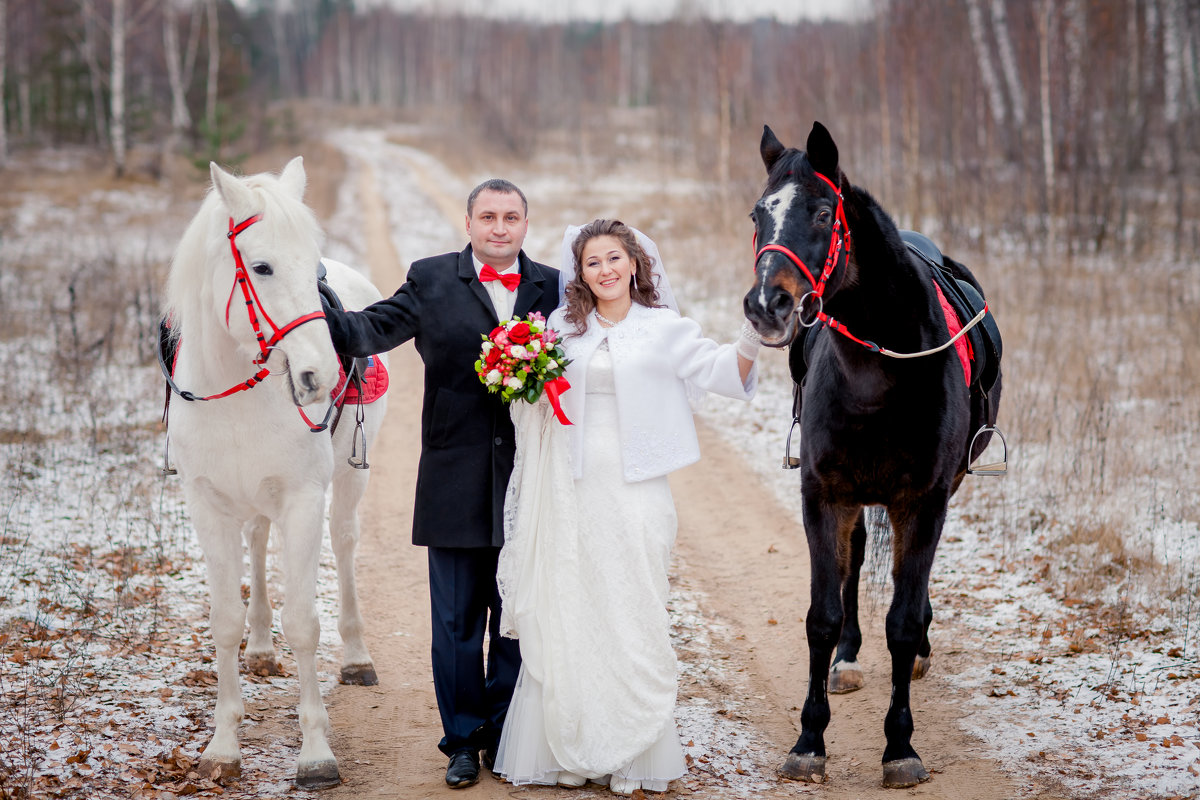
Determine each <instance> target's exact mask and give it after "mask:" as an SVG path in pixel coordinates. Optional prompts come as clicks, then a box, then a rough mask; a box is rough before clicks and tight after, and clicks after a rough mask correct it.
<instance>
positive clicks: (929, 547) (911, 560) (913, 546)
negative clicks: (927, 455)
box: [883, 492, 948, 789]
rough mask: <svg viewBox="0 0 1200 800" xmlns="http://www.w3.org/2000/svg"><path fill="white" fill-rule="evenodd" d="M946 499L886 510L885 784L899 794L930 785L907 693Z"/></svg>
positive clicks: (924, 622)
mask: <svg viewBox="0 0 1200 800" xmlns="http://www.w3.org/2000/svg"><path fill="white" fill-rule="evenodd" d="M947 499H948V495H945V494H942V495H940V496H939V495H938V494H937V493H936V492H931V493H930V494H928V495H926V496H925V497H923V498H922V499H921V501H920V505H919V506H918V507H917V508H916V510H915V512H914V511H913V510H911V509H906V510H905V511H903V512H900V511H898V510H896V509H890V508H889V509H888V512H889V514H891V517H892V520H893V522H895V521H896V520H902V521H903V522H902V523H901V524H897V525H895V531H896V539H895V541H894V548H895V555H894V565H893V568H892V576H893V579H894V582H895V589H894V591H893V594H892V605H891V608H890V609H888V614H887V624H886V628H887V643H888V650H889V651H890V653H891V655H892V701H891V705H889V707H888V711H887V715H886V716H885V717H884V722H883V732H884V735H885V736H886V737H887V745H886V746H885V747H884V750H883V785H884V786H885V787H888V788H894V789H902V788H906V787H909V786H915V785H917V784H918V783H922V782H924V781H927V780H929V772H928V771H927V770H926V769H925V765H924V764H922V763H921V757H920V756H919V755H917V751H916V750H914V749H913V746H912V733H913V715H912V708H911V707H910V703H911V700H910V695H909V689H910V685H911V683H912V676H913V665H914V662H915V661H916V657H917V652H918V650H919V649H920V647H921V644H922V641H923V640H924V639H925V637H926V628H927V621H928V620H929V619H930V615H931V614H932V611H931V608H932V607H931V606H930V604H929V571H930V569H931V567H932V566H933V555H934V552H935V551H936V550H937V543H938V539H939V538H940V536H941V532H942V524H943V523H944V522H945V519H946V501H947Z"/></svg>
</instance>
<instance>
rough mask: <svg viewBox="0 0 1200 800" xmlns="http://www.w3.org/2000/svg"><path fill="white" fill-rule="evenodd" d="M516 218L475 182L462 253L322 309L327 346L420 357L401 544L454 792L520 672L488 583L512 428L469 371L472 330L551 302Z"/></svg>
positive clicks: (490, 739) (516, 193)
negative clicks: (413, 479) (410, 351)
mask: <svg viewBox="0 0 1200 800" xmlns="http://www.w3.org/2000/svg"><path fill="white" fill-rule="evenodd" d="M528 214H529V205H528V203H527V202H526V200H525V195H524V194H523V193H522V192H521V190H520V189H518V188H517V187H516V186H515V185H514V184H512V183H509V182H508V181H505V180H498V179H493V180H489V181H485V182H484V183H482V184H480V185H479V186H477V187H476V188H475V190H474V191H472V192H471V195H470V197H469V198H468V199H467V217H466V225H467V234H468V236H469V237H470V240H471V243H470V244H469V245H467V247H466V249H464V250H463V251H462V252H460V253H446V254H445V255H440V256H434V257H432V258H425V259H421V260H419V261H415V262H413V264H412V267H411V268H410V269H409V271H408V277H407V279H406V280H405V283H404V285H403V286H401V287H400V288H399V289H398V290H397V291H396V293H395V294H394V295H392V296H391V297H389V298H387V299H384V300H380V301H379V302H377V303H375V304H373V305H370V306H367V307H366V308H364V309H363V310H362V311H359V312H339V311H336V310H334V309H331V308H328V307H326V309H325V313H326V318H327V320H328V323H329V332H330V334H331V336H332V338H333V345H334V347H335V349H336V350H337V351H338V352H339V353H345V354H349V355H355V356H367V355H370V354H372V353H382V352H386V351H388V350H391V349H392V348H395V347H398V346H400V345H401V344H403V343H404V342H406V341H408V340H409V339H413V340H414V342H415V344H416V347H417V352H418V353H420V354H421V360H422V361H424V362H425V397H424V405H423V407H422V410H421V460H420V465H419V467H418V471H417V496H416V502H415V503H414V506H413V544H416V545H423V546H426V547H428V553H429V594H430V602H431V605H432V612H433V654H432V655H433V683H434V689H435V691H436V693H437V701H438V711H439V712H440V714H441V717H442V729H443V730H444V732H445V736H444V737H443V738H442V741H441V742H440V743H439V744H438V748H439V749H440V750H441V751H442V752H443V753H445V754H446V755H447V756H449V757H450V763H449V765H448V767H447V769H446V783H447V784H448V785H449V786H450V787H452V788H455V789H460V788H463V787H466V786H470V785H472V784H473V783H475V782H476V781H477V780H479V751H480V750H483V751H484V763H485V764H486V766H487V767H488V768H489V769H490V768H491V766H492V764H493V763H494V760H495V752H496V745H497V744H499V741H500V730H501V728H502V727H503V725H504V716H505V714H506V713H507V712H508V704H509V701H510V700H511V699H512V693H513V686H514V685H515V684H516V680H517V673H518V671H519V669H520V666H521V654H520V649H519V647H518V645H517V642H516V641H515V640H513V639H505V638H503V637H501V636H500V595H499V592H498V591H497V589H496V560H497V557H498V556H499V553H500V546H501V545H503V544H504V494H505V490H506V489H507V487H508V477H509V474H510V473H511V472H512V468H513V456H514V454H515V443H514V441H513V440H514V433H513V425H512V420H511V418H510V417H509V414H508V408H506V407H505V405H504V404H503V403H502V402H501V401H500V397H499V395H498V394H489V393H488V392H487V390H486V389H485V388H484V386H483V384H482V383H481V382H480V381H479V377H478V376H477V375H476V374H475V366H474V365H475V360H476V359H477V358H478V357H479V348H480V345H481V344H483V337H482V336H481V334H486V333H488V332H489V331H491V330H492V329H493V328H494V327H496V325H497V324H498V323H499V322H502V321H504V320H507V319H509V318H511V317H521V316H525V315H526V314H529V313H530V312H531V311H539V312H541V313H542V314H543V315H545V316H547V317H548V316H550V312H551V311H553V310H554V309H555V307H556V306H557V305H558V270H555V269H552V268H551V267H547V266H544V265H542V264H538V263H536V262H533V261H531V260H530V259H529V257H528V256H526V255H525V252H524V251H523V250H522V249H521V246H522V244H523V243H524V241H525V234H526V233H527V232H528V230H529V219H528ZM489 615H490V618H489ZM485 630H487V631H488V632H489V633H490V645H489V647H488V652H487V670H486V673H485V671H484V663H483V662H484V658H483V655H484V654H483V638H484V631H485Z"/></svg>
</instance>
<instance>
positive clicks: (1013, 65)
mask: <svg viewBox="0 0 1200 800" xmlns="http://www.w3.org/2000/svg"><path fill="white" fill-rule="evenodd" d="M992 30H993V32H994V33H995V35H996V47H997V48H998V49H999V52H1000V66H1001V67H1003V68H1004V84H1005V86H1007V87H1008V99H1009V102H1010V103H1011V104H1012V113H1013V123H1014V124H1015V125H1016V128H1017V131H1018V132H1020V131H1021V130H1022V129H1023V128H1024V127H1025V89H1024V87H1023V86H1022V83H1021V73H1020V71H1019V70H1018V69H1017V56H1016V52H1015V51H1014V50H1013V43H1012V36H1011V34H1010V33H1009V30H1008V13H1007V11H1006V10H1005V7H1004V0H992Z"/></svg>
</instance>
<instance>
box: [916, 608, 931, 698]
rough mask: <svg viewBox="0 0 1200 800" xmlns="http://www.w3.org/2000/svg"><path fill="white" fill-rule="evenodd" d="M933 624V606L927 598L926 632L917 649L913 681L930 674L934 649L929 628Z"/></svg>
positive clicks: (922, 635)
mask: <svg viewBox="0 0 1200 800" xmlns="http://www.w3.org/2000/svg"><path fill="white" fill-rule="evenodd" d="M932 624H933V604H932V603H930V602H929V598H928V597H926V598H925V632H924V633H923V634H921V645H920V647H918V648H917V659H916V661H914V662H913V680H914V681H917V680H920V679H921V678H924V677H925V676H926V675H927V674H929V665H930V663H932V656H933V647H932V646H931V645H930V644H929V626H930V625H932Z"/></svg>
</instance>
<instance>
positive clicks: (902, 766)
mask: <svg viewBox="0 0 1200 800" xmlns="http://www.w3.org/2000/svg"><path fill="white" fill-rule="evenodd" d="M927 780H929V772H928V771H927V770H926V769H925V765H924V764H922V763H921V759H919V758H901V759H898V760H896V761H885V762H884V763H883V786H884V788H885V789H907V788H908V787H910V786H916V785H917V784H918V783H924V782H925V781H927Z"/></svg>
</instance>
